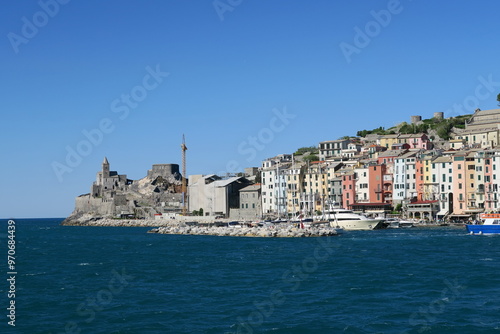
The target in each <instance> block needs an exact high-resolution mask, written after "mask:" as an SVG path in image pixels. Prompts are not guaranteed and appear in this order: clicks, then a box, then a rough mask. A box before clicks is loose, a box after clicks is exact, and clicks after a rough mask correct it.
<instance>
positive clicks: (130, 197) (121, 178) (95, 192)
mask: <svg viewBox="0 0 500 334" xmlns="http://www.w3.org/2000/svg"><path fill="white" fill-rule="evenodd" d="M181 183H182V175H181V174H180V173H179V165H177V164H156V165H153V167H152V169H151V170H149V171H148V173H147V175H146V176H145V177H144V178H142V179H140V180H131V179H128V178H127V175H126V174H118V172H116V171H111V170H110V165H109V162H108V159H107V158H106V157H105V158H104V160H103V162H102V169H101V171H99V172H97V175H96V180H95V182H94V183H93V184H92V185H91V187H90V193H88V194H84V195H80V196H78V197H77V198H76V201H75V202H76V203H75V210H74V211H73V213H72V214H71V216H70V217H69V218H68V219H73V218H77V217H79V216H82V215H84V214H91V215H94V216H102V217H105V216H107V217H115V218H119V217H148V218H150V217H153V216H154V215H155V214H157V213H163V212H176V211H179V210H180V208H181V205H182V193H181Z"/></svg>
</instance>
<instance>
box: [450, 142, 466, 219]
mask: <svg viewBox="0 0 500 334" xmlns="http://www.w3.org/2000/svg"><path fill="white" fill-rule="evenodd" d="M466 156H467V152H466V151H458V152H456V153H455V154H454V155H453V176H452V179H453V211H452V214H451V215H450V218H452V219H463V218H468V217H469V216H468V215H466V214H465V210H466V209H467V207H466V202H467V191H466V182H467V175H466V163H465V162H466V161H465V158H466Z"/></svg>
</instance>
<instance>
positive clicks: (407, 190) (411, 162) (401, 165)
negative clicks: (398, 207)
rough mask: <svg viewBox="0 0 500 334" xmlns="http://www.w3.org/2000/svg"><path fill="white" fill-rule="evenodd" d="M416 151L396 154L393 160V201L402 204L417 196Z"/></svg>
mask: <svg viewBox="0 0 500 334" xmlns="http://www.w3.org/2000/svg"><path fill="white" fill-rule="evenodd" d="M416 155H417V152H407V153H405V154H402V155H400V156H398V157H397V158H396V159H395V162H394V194H393V197H392V200H393V203H395V204H399V203H401V204H404V203H408V202H409V201H410V200H411V199H413V198H415V199H416V197H417V189H416V167H415V160H416Z"/></svg>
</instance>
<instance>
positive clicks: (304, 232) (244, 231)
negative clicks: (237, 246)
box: [148, 225, 338, 238]
mask: <svg viewBox="0 0 500 334" xmlns="http://www.w3.org/2000/svg"><path fill="white" fill-rule="evenodd" d="M148 233H159V234H183V235H214V236H225V237H260V238H305V237H329V236H335V235H338V232H337V231H336V230H335V229H333V228H330V227H309V228H304V229H301V228H296V227H292V226H290V225H285V226H282V227H280V226H276V227H271V228H269V227H245V226H239V227H217V226H181V225H179V226H174V225H172V226H162V227H159V228H154V229H152V230H150V231H149V232H148Z"/></svg>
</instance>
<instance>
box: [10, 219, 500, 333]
mask: <svg viewBox="0 0 500 334" xmlns="http://www.w3.org/2000/svg"><path fill="white" fill-rule="evenodd" d="M15 222H16V230H15V240H16V249H15V250H16V254H15V260H16V261H15V262H16V263H15V269H16V273H17V274H16V275H15V276H16V277H15V298H9V297H8V292H9V289H10V285H9V282H8V281H7V279H8V278H9V275H8V272H9V269H8V267H7V252H8V249H7V241H8V231H7V220H2V221H0V228H1V230H0V252H2V253H3V254H4V255H2V256H1V257H0V258H2V259H3V260H2V262H3V264H2V265H1V267H2V268H3V269H2V275H3V277H4V278H3V279H2V282H3V283H2V284H1V285H0V292H1V296H2V297H1V299H0V301H1V307H0V308H1V309H2V310H3V311H2V312H1V313H2V314H1V319H2V320H1V323H0V333H54V334H55V333H106V334H109V333H221V334H228V333H273V334H281V333H283V334H294V333H500V277H499V275H500V237H497V236H470V235H468V234H467V233H466V231H465V229H463V228H446V227H443V228H413V229H396V230H378V231H356V232H354V231H353V232H345V233H344V234H343V235H341V236H336V237H328V238H327V237H324V238H298V239H272V238H232V237H212V236H182V235H159V234H148V233H146V232H147V230H148V228H135V227H129V228H126V227H73V226H60V222H61V219H17V220H15ZM11 300H15V307H16V308H15V316H16V318H15V327H12V326H10V325H8V321H10V320H9V318H8V317H7V315H8V314H9V312H10V311H9V310H7V307H9V303H10V301H11Z"/></svg>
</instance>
